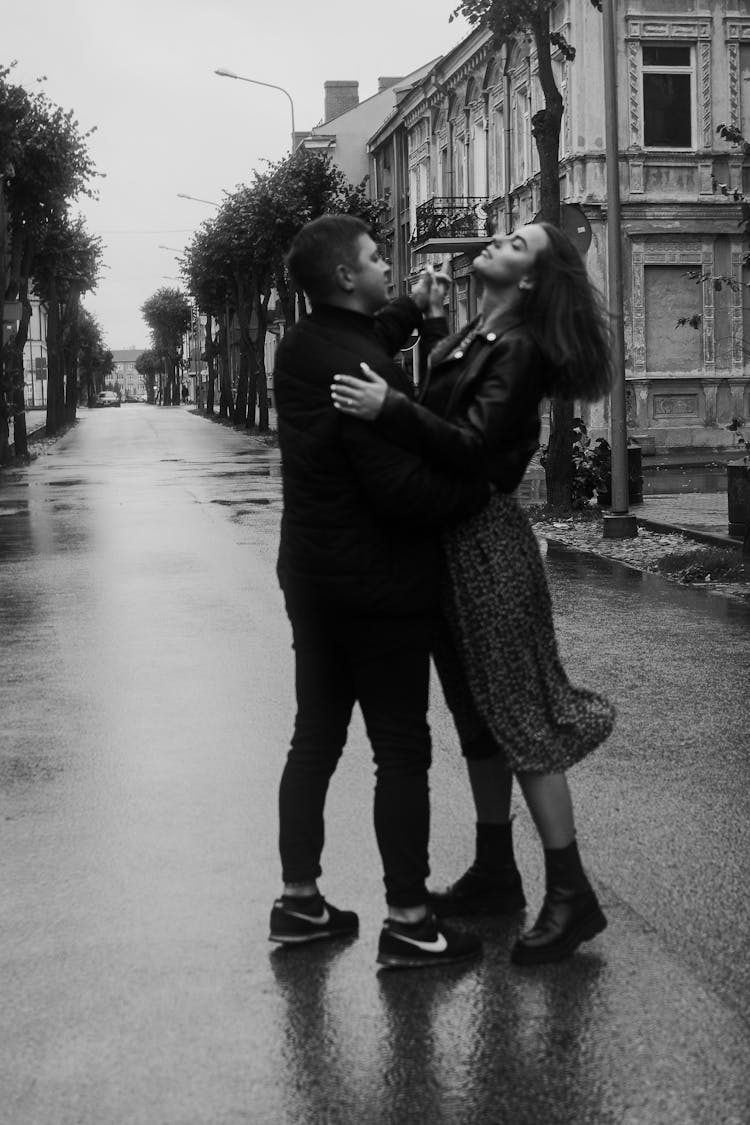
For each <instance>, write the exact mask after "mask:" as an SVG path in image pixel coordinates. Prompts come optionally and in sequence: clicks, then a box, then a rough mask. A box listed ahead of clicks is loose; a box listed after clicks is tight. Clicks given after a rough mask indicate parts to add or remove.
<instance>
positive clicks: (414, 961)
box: [377, 949, 482, 969]
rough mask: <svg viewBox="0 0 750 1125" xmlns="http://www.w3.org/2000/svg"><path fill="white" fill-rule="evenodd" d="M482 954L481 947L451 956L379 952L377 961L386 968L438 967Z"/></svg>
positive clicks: (472, 958) (469, 959)
mask: <svg viewBox="0 0 750 1125" xmlns="http://www.w3.org/2000/svg"><path fill="white" fill-rule="evenodd" d="M481 956H482V950H481V949H472V950H471V952H470V953H456V954H454V955H453V956H451V957H430V956H429V955H427V956H425V957H418V956H408V955H407V956H401V955H400V954H397V953H379V954H378V956H377V963H378V964H379V965H382V966H383V967H384V968H386V969H438V968H440V966H441V965H455V964H458V963H459V962H461V961H475V960H476V959H477V958H478V957H481Z"/></svg>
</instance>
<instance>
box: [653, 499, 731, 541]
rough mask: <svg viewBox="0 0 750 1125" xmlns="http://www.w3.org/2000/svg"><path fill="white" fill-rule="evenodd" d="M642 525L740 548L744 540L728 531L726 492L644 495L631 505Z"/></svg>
mask: <svg viewBox="0 0 750 1125" xmlns="http://www.w3.org/2000/svg"><path fill="white" fill-rule="evenodd" d="M631 511H632V513H633V515H634V516H635V517H636V519H637V520H638V524H639V526H640V527H646V528H648V529H649V530H650V531H668V532H672V531H679V532H681V533H682V534H683V535H688V536H689V537H690V538H692V539H697V540H699V541H700V542H705V543H715V544H717V545H718V546H725V547H739V546H741V544H742V539H741V538H740V537H739V536H733V535H730V534H729V531H728V526H729V518H728V515H727V494H726V492H685V493H682V494H681V495H679V496H644V498H643V503H642V504H634V505H633V506H632V508H631Z"/></svg>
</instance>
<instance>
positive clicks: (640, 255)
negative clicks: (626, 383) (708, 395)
mask: <svg viewBox="0 0 750 1125" xmlns="http://www.w3.org/2000/svg"><path fill="white" fill-rule="evenodd" d="M632 263H633V276H632V302H633V304H632V325H631V333H632V336H631V338H632V344H631V355H632V357H633V377H634V378H635V379H644V378H647V377H648V374H647V370H646V358H647V357H646V308H645V291H646V287H645V271H646V266H651V265H654V266H658V265H681V266H686V267H689V266H694V267H696V266H697V267H698V268H699V269H700V270H701V271H702V273H703V274H705V275H712V274H713V273H714V252H713V243H707V242H703V241H701V242H696V241H691V242H688V241H682V240H680V241H676V240H675V241H667V240H660V241H659V242H655V241H654V242H646V241H645V240H643V239H637V240H636V239H634V240H633V242H632ZM702 298H703V303H702V309H701V328H702V342H703V367H704V369H705V372H706V374H707V375H708V377H709V378H710V377H711V376H712V375H713V374H714V370H715V364H716V359H715V355H714V291H713V286H712V285H711V283H710V281H707V282H704V284H703V286H702Z"/></svg>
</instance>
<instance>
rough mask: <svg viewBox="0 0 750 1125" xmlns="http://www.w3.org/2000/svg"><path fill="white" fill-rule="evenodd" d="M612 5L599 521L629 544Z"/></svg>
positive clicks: (611, 4)
mask: <svg viewBox="0 0 750 1125" xmlns="http://www.w3.org/2000/svg"><path fill="white" fill-rule="evenodd" d="M615 3H616V0H604V4H603V5H602V15H603V32H604V129H605V142H606V157H607V285H608V289H609V302H610V311H611V312H612V315H613V320H614V331H613V340H612V345H613V347H612V351H613V364H612V366H613V378H612V390H611V394H610V404H611V409H610V419H611V424H612V461H611V476H612V512H611V514H610V515H608V516H604V528H603V533H604V538H605V539H634V538H635V537H636V536H637V535H638V524H637V523H636V518H635V516H634V515H632V514H631V513H630V512H629V510H628V499H629V498H628V435H627V411H626V398H625V335H624V327H623V303H622V241H621V227H620V162H619V156H618V143H617V54H616V44H615Z"/></svg>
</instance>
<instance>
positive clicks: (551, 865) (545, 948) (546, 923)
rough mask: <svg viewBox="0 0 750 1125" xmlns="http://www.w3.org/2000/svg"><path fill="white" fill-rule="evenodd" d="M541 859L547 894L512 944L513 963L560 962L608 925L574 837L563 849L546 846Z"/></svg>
mask: <svg viewBox="0 0 750 1125" xmlns="http://www.w3.org/2000/svg"><path fill="white" fill-rule="evenodd" d="M544 860H545V867H546V872H547V893H546V894H545V896H544V902H543V904H542V909H541V911H540V912H539V917H538V918H537V920H536V922H535V923H534V925H533V926H532V927H531V929H530V930H527V931H526V933H524V934H522V935H521V936H520V937H519V939H518V941H517V942H516V944H515V945H514V946H513V949H512V951H511V955H510V959H511V961H513V962H514V964H516V965H542V964H544V963H545V962H548V961H561V960H562V959H563V958H564V957H569V956H570V955H571V953H574V952H575V950H576V949H577V948H578V946H579V945H580V944H581V942H583V941H589V940H590V939H591V938H592V937H595V936H596V934H598V933H601V931H602V930H603V929H605V928H606V925H607V919H606V918H605V917H604V914H603V913H602V909H601V907H600V906H599V903H598V901H597V898H596V895H595V894H594V892H593V890H592V889H591V884H590V883H589V881H588V879H587V878H586V874H585V872H584V870H583V867H582V866H581V859H580V856H579V854H578V845H577V844H576V842H575V840H574V841H573V843H572V844H569V845H568V846H567V847H566V848H550V849H545V852H544Z"/></svg>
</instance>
